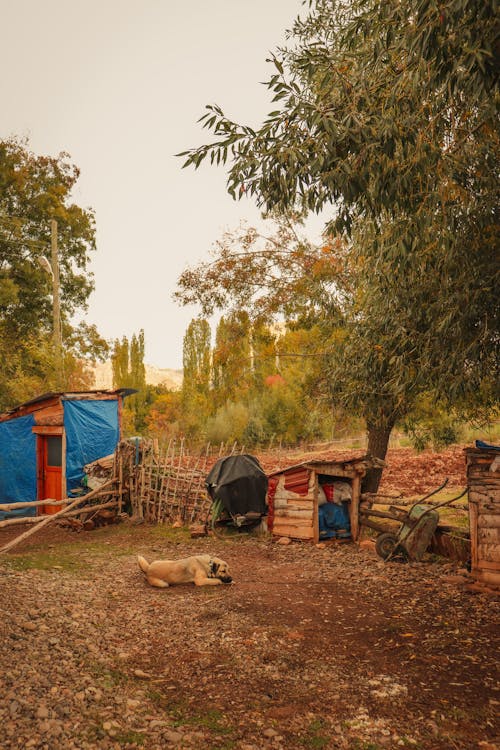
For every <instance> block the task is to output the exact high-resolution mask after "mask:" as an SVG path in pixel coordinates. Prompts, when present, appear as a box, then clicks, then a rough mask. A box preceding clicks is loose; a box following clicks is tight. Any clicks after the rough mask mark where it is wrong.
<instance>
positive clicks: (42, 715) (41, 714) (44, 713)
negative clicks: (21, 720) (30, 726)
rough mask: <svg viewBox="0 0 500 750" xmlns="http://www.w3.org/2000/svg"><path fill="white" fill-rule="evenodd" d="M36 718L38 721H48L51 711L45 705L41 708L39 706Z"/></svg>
mask: <svg viewBox="0 0 500 750" xmlns="http://www.w3.org/2000/svg"><path fill="white" fill-rule="evenodd" d="M36 717H37V719H48V718H49V709H48V708H47V706H44V705H43V704H42V705H41V706H38V708H37V711H36Z"/></svg>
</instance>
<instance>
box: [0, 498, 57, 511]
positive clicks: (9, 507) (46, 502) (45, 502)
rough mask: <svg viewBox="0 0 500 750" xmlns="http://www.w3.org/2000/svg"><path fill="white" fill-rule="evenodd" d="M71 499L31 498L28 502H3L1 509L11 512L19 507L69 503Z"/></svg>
mask: <svg viewBox="0 0 500 750" xmlns="http://www.w3.org/2000/svg"><path fill="white" fill-rule="evenodd" d="M70 502H71V500H68V499H67V498H66V500H51V499H50V498H48V497H46V498H45V500H30V501H29V502H26V503H2V504H1V505H0V510H3V511H6V512H9V511H11V510H19V508H36V506H37V505H67V504H68V503H70Z"/></svg>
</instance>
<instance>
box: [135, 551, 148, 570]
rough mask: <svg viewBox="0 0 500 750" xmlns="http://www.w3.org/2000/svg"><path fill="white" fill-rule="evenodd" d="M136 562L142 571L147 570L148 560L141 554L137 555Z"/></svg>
mask: <svg viewBox="0 0 500 750" xmlns="http://www.w3.org/2000/svg"><path fill="white" fill-rule="evenodd" d="M137 562H138V563H139V567H140V569H141V570H142V572H143V573H146V574H147V572H148V570H149V563H148V561H147V560H146V559H145V558H144V557H142V556H141V555H137Z"/></svg>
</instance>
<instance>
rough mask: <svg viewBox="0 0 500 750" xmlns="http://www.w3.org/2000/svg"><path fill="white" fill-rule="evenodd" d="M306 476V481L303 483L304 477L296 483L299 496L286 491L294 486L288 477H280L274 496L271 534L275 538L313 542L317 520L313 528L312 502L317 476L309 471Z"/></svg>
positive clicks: (314, 495)
mask: <svg viewBox="0 0 500 750" xmlns="http://www.w3.org/2000/svg"><path fill="white" fill-rule="evenodd" d="M307 474H308V477H307V479H306V481H304V479H305V478H304V477H301V480H302V481H301V483H300V484H298V483H297V487H298V488H299V489H301V491H302V492H301V493H300V494H299V493H297V492H294V491H293V490H291V489H288V487H290V486H294V482H293V480H292V481H290V476H289V475H287V474H281V475H280V477H279V481H278V486H277V487H276V494H275V496H274V520H273V529H272V532H273V534H274V535H275V536H288V537H290V538H291V539H311V540H315V536H317V526H318V523H317V519H316V528H315V526H314V518H315V507H314V506H315V502H314V500H315V497H317V493H318V487H317V475H316V474H315V472H313V471H309V472H307ZM285 484H286V486H285ZM304 493H305V494H304ZM316 508H317V503H316ZM316 541H317V540H316Z"/></svg>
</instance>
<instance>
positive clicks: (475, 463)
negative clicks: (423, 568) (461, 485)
mask: <svg viewBox="0 0 500 750" xmlns="http://www.w3.org/2000/svg"><path fill="white" fill-rule="evenodd" d="M465 458H466V464H467V487H468V490H469V525H470V541H471V573H472V575H473V576H474V578H476V580H478V581H481V582H482V583H485V584H487V585H488V586H494V587H498V588H500V447H498V446H492V445H488V444H486V443H482V442H481V441H479V440H478V441H476V447H475V448H466V449H465Z"/></svg>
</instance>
